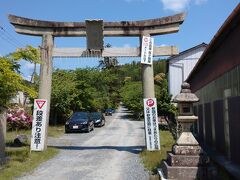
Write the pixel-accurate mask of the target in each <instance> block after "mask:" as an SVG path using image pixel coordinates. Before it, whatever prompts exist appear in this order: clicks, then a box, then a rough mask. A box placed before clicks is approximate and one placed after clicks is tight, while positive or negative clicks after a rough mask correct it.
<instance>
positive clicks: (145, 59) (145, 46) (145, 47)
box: [141, 36, 154, 65]
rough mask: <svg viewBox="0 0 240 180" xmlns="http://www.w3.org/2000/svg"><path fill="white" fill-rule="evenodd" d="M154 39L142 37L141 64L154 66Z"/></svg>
mask: <svg viewBox="0 0 240 180" xmlns="http://www.w3.org/2000/svg"><path fill="white" fill-rule="evenodd" d="M153 43H154V39H153V38H151V37H149V36H143V37H142V49H141V63H142V64H150V65H152V61H153Z"/></svg>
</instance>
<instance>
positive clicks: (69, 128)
mask: <svg viewBox="0 0 240 180" xmlns="http://www.w3.org/2000/svg"><path fill="white" fill-rule="evenodd" d="M91 130H94V121H93V119H91V118H90V114H89V113H88V112H75V113H73V115H72V116H71V117H70V119H69V120H68V121H67V122H66V123H65V132H66V133H69V132H80V131H85V132H90V131H91Z"/></svg>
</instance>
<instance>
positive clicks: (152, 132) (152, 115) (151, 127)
mask: <svg viewBox="0 0 240 180" xmlns="http://www.w3.org/2000/svg"><path fill="white" fill-rule="evenodd" d="M144 123H145V134H146V144H147V150H149V151H154V150H160V139H159V130H158V115H157V100H156V98H146V99H144Z"/></svg>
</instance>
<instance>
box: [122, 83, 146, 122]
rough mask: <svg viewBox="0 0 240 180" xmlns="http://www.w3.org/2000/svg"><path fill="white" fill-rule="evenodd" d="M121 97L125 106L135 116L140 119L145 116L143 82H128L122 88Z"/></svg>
mask: <svg viewBox="0 0 240 180" xmlns="http://www.w3.org/2000/svg"><path fill="white" fill-rule="evenodd" d="M121 97H122V101H123V102H124V105H126V107H127V108H128V109H129V110H132V111H133V113H134V114H135V116H136V117H137V118H138V119H140V117H141V116H142V115H143V100H142V99H143V98H142V97H143V93H142V83H141V82H127V83H126V84H125V85H124V86H123V87H122V88H121Z"/></svg>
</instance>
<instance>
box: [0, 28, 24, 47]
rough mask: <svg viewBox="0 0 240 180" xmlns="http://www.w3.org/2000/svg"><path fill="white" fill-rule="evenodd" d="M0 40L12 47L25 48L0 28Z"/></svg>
mask: <svg viewBox="0 0 240 180" xmlns="http://www.w3.org/2000/svg"><path fill="white" fill-rule="evenodd" d="M0 30H1V34H0V35H1V38H2V39H4V40H5V41H7V42H9V43H10V44H12V45H13V44H14V46H25V45H24V44H23V43H22V42H20V41H18V40H17V39H16V38H15V37H13V36H12V35H11V34H10V33H9V32H8V31H7V30H6V29H5V28H4V27H2V26H0Z"/></svg>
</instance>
